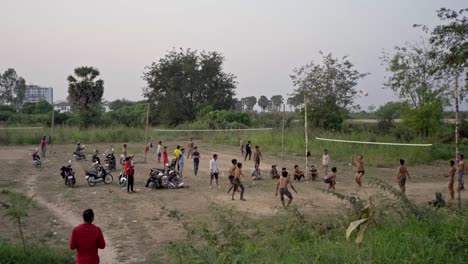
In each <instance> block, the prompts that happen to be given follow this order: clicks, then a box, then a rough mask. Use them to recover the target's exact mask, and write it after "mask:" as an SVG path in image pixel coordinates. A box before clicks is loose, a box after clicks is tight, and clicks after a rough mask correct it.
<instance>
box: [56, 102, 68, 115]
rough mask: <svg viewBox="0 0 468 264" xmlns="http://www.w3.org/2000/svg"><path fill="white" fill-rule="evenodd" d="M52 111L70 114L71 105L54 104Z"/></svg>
mask: <svg viewBox="0 0 468 264" xmlns="http://www.w3.org/2000/svg"><path fill="white" fill-rule="evenodd" d="M54 110H55V111H57V112H59V113H68V112H71V105H70V103H69V102H66V101H63V102H57V103H55V104H54Z"/></svg>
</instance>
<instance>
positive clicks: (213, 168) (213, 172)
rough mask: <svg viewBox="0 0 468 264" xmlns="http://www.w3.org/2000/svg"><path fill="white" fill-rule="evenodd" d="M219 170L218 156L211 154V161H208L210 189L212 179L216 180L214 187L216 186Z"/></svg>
mask: <svg viewBox="0 0 468 264" xmlns="http://www.w3.org/2000/svg"><path fill="white" fill-rule="evenodd" d="M218 177H219V168H218V154H213V159H212V160H210V189H211V186H212V185H213V178H214V179H215V180H216V186H218V189H219V184H218Z"/></svg>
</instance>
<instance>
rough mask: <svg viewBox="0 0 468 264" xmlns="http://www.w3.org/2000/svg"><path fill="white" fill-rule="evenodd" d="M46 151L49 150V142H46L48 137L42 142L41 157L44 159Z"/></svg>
mask: <svg viewBox="0 0 468 264" xmlns="http://www.w3.org/2000/svg"><path fill="white" fill-rule="evenodd" d="M46 150H47V140H46V136H44V137H42V140H41V155H42V157H43V158H45V156H46Z"/></svg>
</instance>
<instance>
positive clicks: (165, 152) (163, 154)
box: [162, 146, 169, 166]
mask: <svg viewBox="0 0 468 264" xmlns="http://www.w3.org/2000/svg"><path fill="white" fill-rule="evenodd" d="M162 156H163V163H164V166H166V164H169V158H168V157H167V147H166V146H164V149H163V153H162Z"/></svg>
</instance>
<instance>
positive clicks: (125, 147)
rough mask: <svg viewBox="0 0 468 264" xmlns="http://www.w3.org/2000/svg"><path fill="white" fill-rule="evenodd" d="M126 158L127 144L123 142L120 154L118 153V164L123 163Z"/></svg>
mask: <svg viewBox="0 0 468 264" xmlns="http://www.w3.org/2000/svg"><path fill="white" fill-rule="evenodd" d="M126 160H127V144H123V148H122V155H120V164H121V165H124V163H125V161H126Z"/></svg>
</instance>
